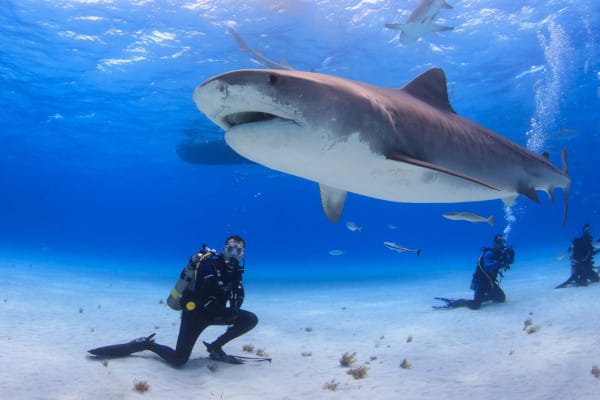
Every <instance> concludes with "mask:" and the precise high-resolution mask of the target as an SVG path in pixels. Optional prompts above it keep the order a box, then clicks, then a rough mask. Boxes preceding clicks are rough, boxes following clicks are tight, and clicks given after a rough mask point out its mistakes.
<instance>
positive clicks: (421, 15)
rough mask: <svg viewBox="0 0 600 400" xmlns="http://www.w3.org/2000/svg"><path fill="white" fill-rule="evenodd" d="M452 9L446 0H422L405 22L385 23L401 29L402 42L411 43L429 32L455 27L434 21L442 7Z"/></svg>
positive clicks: (387, 26) (388, 26) (395, 28)
mask: <svg viewBox="0 0 600 400" xmlns="http://www.w3.org/2000/svg"><path fill="white" fill-rule="evenodd" d="M442 8H447V9H451V8H452V6H451V5H450V4H448V3H446V0H421V1H419V4H418V5H417V8H415V9H414V10H413V12H412V13H411V14H410V16H409V17H408V19H407V20H406V23H404V24H385V27H386V28H389V29H394V30H399V31H400V38H399V39H400V42H401V43H402V44H404V45H409V44H412V43H414V42H416V41H417V39H419V38H420V37H421V36H423V35H424V34H426V33H429V32H441V31H449V30H452V29H454V27H452V26H442V25H437V24H434V23H433V20H434V19H435V18H436V17H437V15H438V13H439V12H440V9H442Z"/></svg>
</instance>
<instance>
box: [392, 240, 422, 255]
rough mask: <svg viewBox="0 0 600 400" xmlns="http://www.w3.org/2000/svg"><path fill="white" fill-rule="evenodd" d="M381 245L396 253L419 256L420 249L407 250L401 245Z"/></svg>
mask: <svg viewBox="0 0 600 400" xmlns="http://www.w3.org/2000/svg"><path fill="white" fill-rule="evenodd" d="M383 245H384V246H385V247H387V248H388V249H390V250H393V251H397V252H398V253H404V252H410V253H415V254H416V255H420V254H421V250H420V249H409V248H408V247H404V246H402V245H401V244H396V243H394V242H383Z"/></svg>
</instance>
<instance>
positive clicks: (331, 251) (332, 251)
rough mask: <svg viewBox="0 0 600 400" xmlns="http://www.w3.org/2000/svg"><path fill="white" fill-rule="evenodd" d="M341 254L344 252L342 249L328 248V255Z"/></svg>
mask: <svg viewBox="0 0 600 400" xmlns="http://www.w3.org/2000/svg"><path fill="white" fill-rule="evenodd" d="M342 254H344V251H343V250H329V255H330V256H341V255H342Z"/></svg>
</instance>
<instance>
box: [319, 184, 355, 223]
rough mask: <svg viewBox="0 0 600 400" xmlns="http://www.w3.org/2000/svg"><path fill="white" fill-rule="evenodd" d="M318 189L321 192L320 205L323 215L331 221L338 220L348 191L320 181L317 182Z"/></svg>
mask: <svg viewBox="0 0 600 400" xmlns="http://www.w3.org/2000/svg"><path fill="white" fill-rule="evenodd" d="M319 191H320V192H321V205H322V206H323V211H325V215H327V218H329V220H330V221H331V222H333V223H336V222H338V221H339V220H340V216H341V215H342V211H343V210H344V202H345V201H346V194H347V193H348V192H346V191H345V190H341V189H337V188H334V187H331V186H327V185H324V184H322V183H319Z"/></svg>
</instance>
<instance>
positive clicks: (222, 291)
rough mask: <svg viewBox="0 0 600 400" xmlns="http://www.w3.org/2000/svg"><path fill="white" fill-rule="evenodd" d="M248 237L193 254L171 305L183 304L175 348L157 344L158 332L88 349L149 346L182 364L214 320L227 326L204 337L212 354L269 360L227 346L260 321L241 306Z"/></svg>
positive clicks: (117, 352)
mask: <svg viewBox="0 0 600 400" xmlns="http://www.w3.org/2000/svg"><path fill="white" fill-rule="evenodd" d="M244 249H245V242H244V239H242V238H241V237H240V236H237V235H233V236H230V237H228V238H227V240H226V241H225V246H224V247H223V251H222V253H221V254H217V252H216V251H215V250H211V249H208V248H207V247H206V245H203V248H202V250H200V251H199V252H197V253H195V254H193V255H192V256H191V257H190V259H189V262H188V264H187V266H186V267H185V268H184V269H183V271H182V272H181V276H180V279H179V280H178V281H177V283H176V285H175V287H174V288H173V290H172V292H171V294H170V295H169V297H168V299H167V305H168V306H169V307H171V308H172V309H174V310H181V325H180V327H179V336H178V338H177V344H176V346H175V349H172V348H171V347H168V346H165V345H161V344H158V343H156V342H155V341H154V335H155V334H151V335H150V336H147V337H141V338H138V339H135V340H132V341H131V342H128V343H123V344H117V345H112V346H104V347H99V348H96V349H92V350H89V352H90V353H91V354H93V355H96V356H100V357H125V356H128V355H130V354H132V353H135V352H139V351H143V350H150V351H152V352H154V353H156V354H158V355H159V356H160V357H162V358H163V359H165V361H166V362H167V363H169V364H170V365H172V366H175V367H178V366H182V365H184V364H185V363H186V362H187V361H188V360H189V358H190V354H191V353H192V349H193V348H194V345H195V343H196V341H197V340H198V337H199V336H200V334H201V333H202V331H204V329H206V328H207V327H208V326H210V325H226V326H228V328H227V330H226V331H225V333H223V334H222V335H221V336H219V337H218V338H217V339H216V340H215V341H214V342H212V343H207V342H204V345H205V346H206V350H207V351H208V353H209V355H210V358H212V359H213V360H217V361H223V362H227V363H231V364H241V363H243V362H244V361H246V360H258V361H270V359H268V358H252V357H242V356H231V355H228V354H226V353H225V352H224V351H223V346H224V345H225V344H226V343H228V342H229V341H231V340H233V339H235V338H237V337H238V336H241V335H243V334H244V333H246V332H248V331H249V330H251V329H252V328H254V327H255V326H256V324H257V323H258V318H257V317H256V315H255V314H254V313H252V312H250V311H246V310H243V309H241V308H240V307H241V305H242V302H243V301H244V286H243V284H242V274H243V272H244V263H243V257H244Z"/></svg>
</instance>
